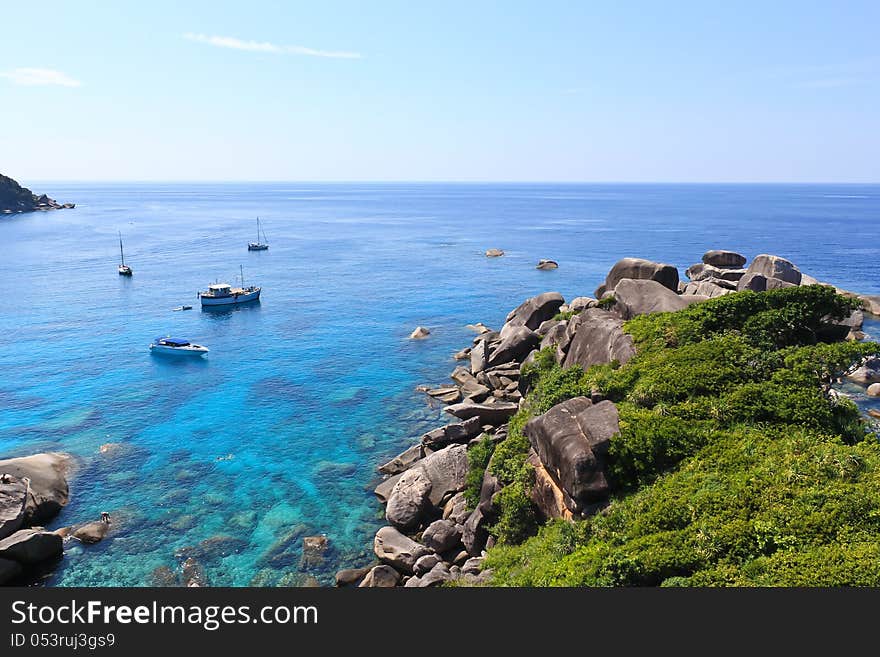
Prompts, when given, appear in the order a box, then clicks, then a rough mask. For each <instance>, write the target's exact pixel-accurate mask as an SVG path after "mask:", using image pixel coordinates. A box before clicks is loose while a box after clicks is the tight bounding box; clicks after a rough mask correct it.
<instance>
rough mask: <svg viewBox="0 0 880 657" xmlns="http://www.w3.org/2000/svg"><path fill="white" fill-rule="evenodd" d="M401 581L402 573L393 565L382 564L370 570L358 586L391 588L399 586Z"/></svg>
mask: <svg viewBox="0 0 880 657" xmlns="http://www.w3.org/2000/svg"><path fill="white" fill-rule="evenodd" d="M399 581H400V573H399V572H397V571H396V570H394V568H392V567H391V566H389V565H387V564H382V565H380V566H376V567H375V568H373V569H372V570H370V572H368V573H367V575H366V577H364V579H363V581H362V582H361V583H360V584H359V585H358V586H359V587H360V588H391V587H394V586H397V583H398V582H399Z"/></svg>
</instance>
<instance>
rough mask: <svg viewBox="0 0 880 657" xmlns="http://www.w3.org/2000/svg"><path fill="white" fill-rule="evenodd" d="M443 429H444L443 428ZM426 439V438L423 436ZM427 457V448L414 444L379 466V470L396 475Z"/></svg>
mask: <svg viewBox="0 0 880 657" xmlns="http://www.w3.org/2000/svg"><path fill="white" fill-rule="evenodd" d="M441 431H442V429H441ZM422 440H424V438H422ZM424 457H425V448H424V447H422V445H421V444H419V445H413V446H412V447H410V448H409V449H407V450H404V451H403V452H401V453H400V454H398V455H397V456H395V457H394V458H393V459H391V460H390V461H388V462H387V463H383V464H382V465H380V466H379V472H381V473H382V474H386V475H395V474H398V473H400V472H403V471H404V470H408V469H409V468H411V467H412V466H413V464H414V463H416V462H417V461H421V460H422V459H423V458H424Z"/></svg>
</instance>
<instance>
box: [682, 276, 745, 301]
mask: <svg viewBox="0 0 880 657" xmlns="http://www.w3.org/2000/svg"><path fill="white" fill-rule="evenodd" d="M718 280H719V279H715V278H710V279H708V280H702V281H696V282H691V283H688V284H687V285H685V287H684V292H682V295H683V296H684V295H694V296H702V297H706V298H707V299H714V298H715V297H723V296H724V295H725V294H732V293H733V292H735V291H736V290H731V289H730V288H729V287H726V286H722V285H719V284H718V283H717V282H716V281H718Z"/></svg>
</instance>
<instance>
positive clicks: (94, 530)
mask: <svg viewBox="0 0 880 657" xmlns="http://www.w3.org/2000/svg"><path fill="white" fill-rule="evenodd" d="M109 531H110V523H109V522H104V521H103V520H95V521H93V522H87V523H86V524H84V525H81V526H79V527H77V528H76V529H74V530H73V532H72V534H71V535H72V536H73V537H74V538H75V539H77V540H79V541H81V542H83V543H89V544H92V543H99V542H100V541H102V540H104V537H105V536H107V533H108V532H109Z"/></svg>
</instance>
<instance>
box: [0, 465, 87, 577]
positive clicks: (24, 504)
mask: <svg viewBox="0 0 880 657" xmlns="http://www.w3.org/2000/svg"><path fill="white" fill-rule="evenodd" d="M69 467H70V457H68V456H67V455H65V454H59V453H48V454H35V455H33V456H26V457H21V458H13V459H6V460H0V584H11V583H16V582H17V581H19V580H24V579H25V578H26V577H27V576H28V575H29V573H30V572H32V571H33V570H34V569H35V568H37V567H39V566H40V565H42V564H44V563H46V562H51V561H53V560H55V559H58V558H60V557H61V555H62V552H63V549H64V540H63V538H62V536H63V535H64V533H65V532H61V531H59V532H49V531H46V530H45V529H43V527H42V525H43V524H44V523H46V522H47V521H49V520H51V519H52V518H53V517H55V516H56V515H57V514H58V512H59V511H60V510H61V509H62V508H63V507H64V506H65V505H66V504H67V500H68V486H67V472H68V469H69Z"/></svg>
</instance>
